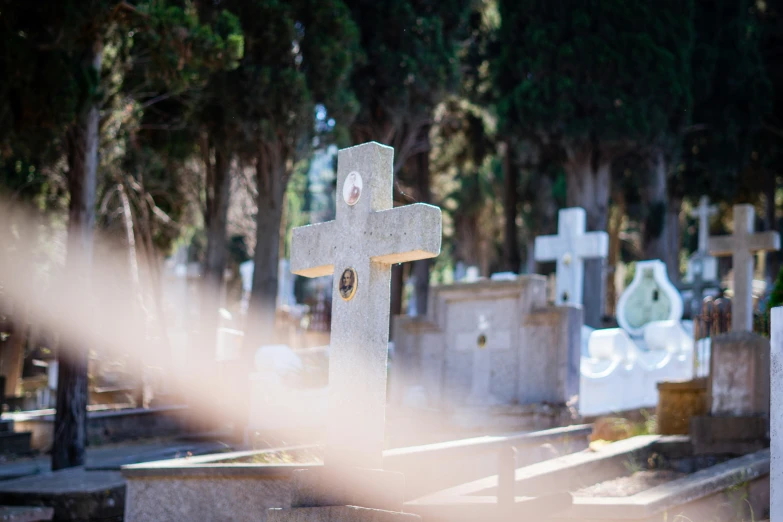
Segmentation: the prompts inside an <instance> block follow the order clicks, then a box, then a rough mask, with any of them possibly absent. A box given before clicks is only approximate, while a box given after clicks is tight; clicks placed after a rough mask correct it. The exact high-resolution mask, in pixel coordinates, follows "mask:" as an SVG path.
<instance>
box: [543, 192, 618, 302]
mask: <svg viewBox="0 0 783 522" xmlns="http://www.w3.org/2000/svg"><path fill="white" fill-rule="evenodd" d="M586 221H587V218H586V214H585V210H584V209H583V208H579V207H574V208H564V209H562V210H560V212H558V222H557V235H556V236H539V237H537V238H536V244H535V258H536V261H557V274H556V276H555V287H556V288H557V295H556V296H555V304H557V305H562V304H582V284H583V279H584V260H585V259H591V258H604V257H606V255H607V253H608V252H609V234H607V233H606V232H587V233H585V223H586Z"/></svg>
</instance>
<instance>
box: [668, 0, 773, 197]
mask: <svg viewBox="0 0 783 522" xmlns="http://www.w3.org/2000/svg"><path fill="white" fill-rule="evenodd" d="M695 5H696V13H695V16H694V26H695V34H696V39H695V46H694V53H693V60H692V66H691V71H692V75H693V88H692V92H693V98H694V107H693V118H692V126H690V127H689V128H687V129H686V132H685V134H684V142H683V162H684V165H683V167H681V168H680V169H678V170H677V171H676V172H675V173H674V174H675V176H674V178H673V183H672V188H673V189H674V190H675V192H676V195H678V196H680V197H692V198H694V199H695V200H697V199H698V197H699V196H702V195H705V194H707V195H709V196H711V197H712V198H713V199H715V200H729V201H734V200H735V198H736V196H738V190H740V189H741V188H742V185H743V183H742V181H743V180H742V177H741V174H742V172H743V170H744V169H745V168H746V167H747V166H748V165H749V164H750V162H751V160H752V157H753V154H752V151H753V147H754V141H755V139H756V136H757V131H758V130H759V128H760V127H761V124H762V118H763V115H764V114H766V113H768V112H769V110H770V108H771V84H770V82H769V79H768V74H769V73H770V72H772V71H774V69H775V68H777V64H776V65H775V66H774V67H772V68H770V67H765V64H764V62H763V56H762V52H761V49H760V44H761V38H762V31H761V27H760V24H759V20H758V11H757V8H756V2H755V1H753V0H736V1H733V2H713V1H709V0H697V1H696V4H695Z"/></svg>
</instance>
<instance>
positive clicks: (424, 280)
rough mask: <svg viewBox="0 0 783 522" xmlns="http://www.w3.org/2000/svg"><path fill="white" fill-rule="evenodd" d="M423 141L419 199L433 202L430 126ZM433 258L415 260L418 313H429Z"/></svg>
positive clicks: (418, 167) (423, 131) (418, 164)
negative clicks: (428, 302) (424, 143)
mask: <svg viewBox="0 0 783 522" xmlns="http://www.w3.org/2000/svg"><path fill="white" fill-rule="evenodd" d="M419 132H420V133H421V137H420V139H421V140H422V141H425V142H426V147H425V149H426V150H425V151H424V152H421V153H419V155H418V156H417V157H416V160H415V165H416V171H417V172H416V180H417V183H418V194H419V201H420V202H421V203H431V202H432V191H431V189H430V126H429V125H425V126H424V127H423V128H422V129H421V130H420V131H419ZM431 265H432V260H431V259H420V260H418V261H414V262H413V274H414V275H415V276H416V288H415V292H416V315H418V316H425V315H427V300H428V299H429V293H430V266H431Z"/></svg>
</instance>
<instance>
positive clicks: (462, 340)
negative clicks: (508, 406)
mask: <svg viewBox="0 0 783 522" xmlns="http://www.w3.org/2000/svg"><path fill="white" fill-rule="evenodd" d="M490 332H491V333H490ZM456 348H457V350H458V351H463V352H470V353H472V354H473V375H472V379H471V380H472V386H471V390H470V395H469V396H468V400H467V403H468V404H469V405H471V406H479V405H488V406H492V405H496V404H499V403H500V400H499V399H498V398H497V397H495V396H493V395H492V392H491V384H492V382H491V381H492V359H491V357H490V354H491V351H492V350H502V351H508V350H510V349H511V332H510V331H509V330H506V329H504V330H497V329H496V330H494V331H493V330H491V327H490V322H489V319H488V315H487V314H486V313H484V314H480V315H479V317H478V324H477V326H476V330H475V331H474V332H463V333H459V334H457V339H456Z"/></svg>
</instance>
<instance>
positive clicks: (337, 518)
mask: <svg viewBox="0 0 783 522" xmlns="http://www.w3.org/2000/svg"><path fill="white" fill-rule="evenodd" d="M267 520H268V521H269V522H419V521H420V520H421V517H420V516H418V515H413V514H411V513H398V512H395V511H383V510H380V509H367V508H361V507H357V506H324V507H314V508H294V509H270V510H269V511H268V517H267Z"/></svg>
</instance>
